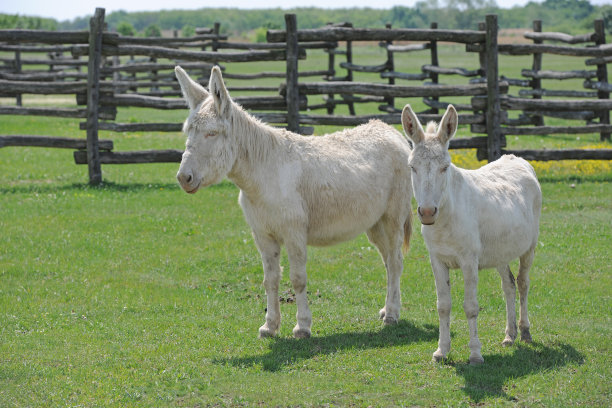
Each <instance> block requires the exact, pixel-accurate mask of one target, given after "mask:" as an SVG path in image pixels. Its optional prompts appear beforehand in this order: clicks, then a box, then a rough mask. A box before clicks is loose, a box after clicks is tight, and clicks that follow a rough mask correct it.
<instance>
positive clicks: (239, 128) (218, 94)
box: [176, 67, 412, 337]
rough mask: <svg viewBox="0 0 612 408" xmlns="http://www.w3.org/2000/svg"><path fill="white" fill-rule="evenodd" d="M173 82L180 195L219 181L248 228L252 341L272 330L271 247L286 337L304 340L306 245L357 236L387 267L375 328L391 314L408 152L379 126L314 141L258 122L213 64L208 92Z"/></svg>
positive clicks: (404, 218)
mask: <svg viewBox="0 0 612 408" xmlns="http://www.w3.org/2000/svg"><path fill="white" fill-rule="evenodd" d="M176 76H177V78H178V80H179V83H180V85H181V89H182V91H183V95H184V97H185V99H186V100H187V103H188V105H189V108H190V113H189V116H188V118H187V120H186V121H185V125H184V132H185V133H186V134H187V145H186V149H185V153H184V154H183V159H182V161H181V166H180V169H179V171H178V174H177V178H178V180H179V182H180V184H181V186H182V187H183V189H184V190H185V191H186V192H188V193H195V192H196V191H197V190H198V189H199V188H201V187H206V186H208V185H211V184H214V183H218V182H219V181H221V180H222V179H223V178H224V177H226V176H227V177H228V178H229V179H230V180H231V181H232V182H233V183H234V184H236V186H238V187H239V188H240V195H239V199H238V201H239V203H240V206H241V207H242V210H243V212H244V216H245V218H246V221H247V222H248V224H249V225H250V227H251V229H252V231H253V237H254V239H255V244H256V245H257V249H258V250H259V252H260V254H261V258H262V261H263V269H264V282H263V283H264V287H265V289H266V295H267V306H268V308H267V312H266V322H265V324H264V325H263V326H261V327H260V329H259V335H260V336H262V337H265V336H274V335H276V334H277V333H278V329H279V327H280V320H281V316H280V304H279V298H278V288H279V281H280V276H281V268H280V264H279V256H280V246H281V245H285V247H286V249H287V254H288V257H289V266H290V279H291V283H292V285H293V287H294V290H295V296H296V303H297V325H296V326H295V328H294V329H293V334H294V336H296V337H308V336H310V334H311V329H310V327H311V322H312V317H311V313H310V309H309V307H308V300H307V298H306V252H307V251H306V246H307V245H317V246H325V245H332V244H335V243H338V242H341V241H346V240H349V239H352V238H354V237H355V236H357V235H358V234H360V233H362V232H364V231H365V232H366V233H367V236H368V238H369V239H370V241H371V242H372V243H373V244H374V245H376V247H377V248H378V250H379V252H380V254H381V256H382V259H383V262H384V263H385V265H386V267H387V297H386V301H385V307H384V308H383V309H382V310H381V311H380V316H381V318H383V319H384V321H385V323H395V322H397V321H398V319H399V313H400V289H399V283H400V275H401V273H402V268H403V263H402V260H403V256H402V251H401V248H402V243H403V244H404V245H406V246H407V245H408V242H409V239H410V231H411V223H410V222H411V220H410V216H411V209H410V200H411V198H412V192H411V188H410V170H409V169H408V167H407V166H406V163H407V162H408V157H409V155H410V147H409V144H408V142H407V141H406V139H405V138H404V137H403V136H402V135H401V133H400V132H398V131H397V130H395V129H394V128H392V127H391V126H389V125H386V124H384V123H382V122H379V121H372V122H370V123H368V124H366V125H362V126H359V127H357V128H355V129H352V130H344V131H342V132H337V133H334V134H330V135H326V136H321V137H304V136H300V135H298V134H295V133H291V132H289V131H286V130H283V129H277V128H273V127H271V126H268V125H266V124H264V123H262V122H260V121H259V120H257V119H256V118H254V117H252V116H251V115H249V114H248V113H246V112H245V111H244V110H243V109H242V108H241V107H240V106H239V105H237V104H235V103H234V102H233V101H232V99H231V98H230V95H229V93H228V92H227V89H226V87H225V85H224V83H223V78H222V76H221V71H220V69H219V68H218V67H215V68H213V70H212V72H211V76H210V82H209V91H207V90H205V89H204V88H203V87H202V86H200V85H199V84H197V83H196V82H194V81H193V80H191V78H189V76H188V75H187V74H186V73H185V71H183V70H182V69H181V68H180V67H176Z"/></svg>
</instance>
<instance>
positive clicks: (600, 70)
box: [593, 20, 610, 141]
mask: <svg viewBox="0 0 612 408" xmlns="http://www.w3.org/2000/svg"><path fill="white" fill-rule="evenodd" d="M593 24H594V26H595V44H597V45H601V44H605V43H606V30H605V27H604V21H603V20H595V22H594V23H593ZM597 81H598V82H601V83H608V68H607V65H606V64H605V62H604V63H603V64H598V65H597ZM597 98H599V99H610V92H607V91H602V90H598V91H597ZM599 123H601V124H606V125H609V124H610V111H609V110H603V111H601V112H600V113H599ZM600 139H601V140H602V141H603V140H608V141H609V140H610V132H601V133H600Z"/></svg>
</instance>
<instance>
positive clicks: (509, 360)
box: [447, 342, 585, 404]
mask: <svg viewBox="0 0 612 408" xmlns="http://www.w3.org/2000/svg"><path fill="white" fill-rule="evenodd" d="M513 348H514V351H513V352H512V353H511V354H489V355H485V356H484V359H485V363H484V364H483V365H481V366H470V365H469V364H467V363H452V362H451V363H447V364H449V365H453V366H455V369H456V372H457V374H459V375H461V376H462V377H463V378H464V379H465V386H464V387H462V390H463V392H465V393H466V394H467V395H468V396H469V397H470V399H471V400H472V401H473V402H474V403H476V404H478V403H479V402H481V401H482V400H483V399H485V398H489V397H493V398H502V399H505V400H506V401H510V402H516V401H517V399H516V397H513V396H512V395H509V393H510V394H511V393H512V389H508V385H507V383H508V380H509V379H511V378H520V377H524V376H527V375H530V374H534V373H538V372H543V371H549V370H554V369H557V368H560V367H563V366H566V365H568V364H577V365H582V364H584V361H585V357H584V355H583V354H582V353H580V352H579V351H577V350H576V349H575V348H574V347H572V346H570V345H569V344H553V345H552V346H547V345H544V344H542V343H537V342H534V343H532V344H528V345H525V344H522V343H517V344H516V345H514V346H513Z"/></svg>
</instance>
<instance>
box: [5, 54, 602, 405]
mask: <svg viewBox="0 0 612 408" xmlns="http://www.w3.org/2000/svg"><path fill="white" fill-rule="evenodd" d="M458 58H461V56H459V57H458ZM449 65H450V64H449ZM456 65H461V64H456ZM151 112H152V111H147V110H144V109H126V110H120V114H119V115H120V116H119V119H118V121H120V122H127V121H136V122H137V121H150V122H153V121H163V120H176V121H181V120H183V117H184V112H161V113H159V112H155V115H152V113H151ZM330 129H333V128H330ZM462 132H465V133H463V134H465V135H467V131H466V130H462ZM29 133H32V134H47V135H57V136H67V135H74V136H79V135H82V134H83V132H82V131H79V130H78V121H76V120H68V119H65V120H64V119H48V118H25V117H2V119H1V121H0V134H29ZM463 134H460V136H461V135H463ZM100 137H101V138H112V139H113V140H114V141H115V148H116V150H132V149H138V150H141V149H158V148H159V149H166V148H181V147H182V146H183V143H184V138H183V136H182V135H180V134H162V133H159V134H156V133H152V134H135V133H125V134H114V133H107V132H101V136H100ZM519 139H520V140H517V143H519V145H520V144H521V143H525V144H524V145H526V146H528V145H529V144H530V143H535V144H540V143H542V144H546V145H548V144H549V143H550V141H553V142H554V143H560V144H561V145H564V146H565V145H567V146H584V145H587V144H592V143H597V139H598V136H597V135H589V136H587V137H585V138H581V140H576V139H575V137H569V136H568V137H565V138H564V137H561V138H557V137H555V138H554V139H553V138H552V137H551V138H550V139H547V138H539V137H538V138H531V140H529V141H528V142H523V140H526V138H522V137H521V138H519ZM541 140H544V142H540V141H541ZM453 160H454V161H455V163H457V164H458V165H461V166H462V167H477V166H479V165H481V164H482V163H479V162H477V161H476V160H475V158H474V152H473V151H466V152H455V153H454V155H453ZM534 165H535V166H536V170H537V172H538V175H539V177H540V179H541V180H542V181H543V182H542V188H543V193H544V208H543V212H542V223H541V235H540V245H539V247H538V250H537V254H536V259H535V263H534V267H533V269H532V274H531V291H530V319H531V323H532V331H531V332H532V335H533V337H534V343H533V344H531V345H524V344H517V345H515V346H513V347H510V348H503V347H502V346H501V340H502V339H503V331H504V325H505V322H504V316H505V305H504V302H503V299H502V292H501V288H500V281H499V277H498V276H497V273H496V272H495V271H490V270H487V271H482V273H481V274H480V281H479V302H480V306H481V313H480V316H479V334H480V338H481V341H482V343H483V356H484V358H485V361H486V362H485V364H484V365H483V366H481V367H471V366H469V365H468V363H467V358H468V355H469V349H468V347H467V343H468V330H467V323H466V320H465V316H464V314H463V310H462V307H461V305H462V302H463V285H462V276H461V273H460V272H458V271H453V272H452V276H451V281H452V285H453V290H452V297H453V305H454V308H453V312H452V326H451V333H452V341H453V350H452V351H451V353H450V355H449V360H448V361H447V362H446V363H444V364H435V363H432V362H431V353H432V352H433V351H434V350H435V348H436V345H437V337H438V329H437V313H436V306H435V305H436V298H435V288H434V282H433V278H432V276H431V271H430V266H429V261H428V256H427V252H426V249H425V247H424V243H423V240H422V237H421V236H420V232H419V228H418V222H417V223H416V224H417V225H415V227H414V234H413V240H412V245H411V249H410V251H409V252H408V254H407V256H406V260H405V262H404V265H405V272H404V275H403V277H402V281H401V285H402V296H403V306H402V320H401V322H400V323H399V324H398V325H397V326H393V327H384V326H383V325H382V323H381V322H380V321H379V320H378V319H377V311H378V310H379V308H380V307H381V306H382V305H383V303H384V295H385V286H386V282H385V274H384V268H383V265H382V262H381V261H380V258H379V256H378V255H377V253H376V251H375V250H374V249H373V248H372V246H371V245H370V244H369V242H368V241H367V239H366V238H365V236H363V235H362V236H360V237H358V238H357V239H355V240H353V241H351V242H348V243H344V244H342V245H338V246H335V247H332V248H311V249H310V250H309V263H308V274H309V289H308V290H309V293H310V295H309V298H310V302H311V308H312V311H313V337H312V338H310V339H306V340H295V339H293V338H292V337H291V329H292V327H293V325H294V324H295V312H296V308H295V304H294V303H293V302H291V298H292V289H291V285H290V283H289V279H288V272H287V270H286V271H285V274H284V277H283V280H282V282H281V290H280V293H281V298H282V305H281V310H282V313H283V324H282V327H281V332H280V336H279V337H278V338H276V339H265V340H260V339H257V328H258V327H259V326H260V325H261V324H262V323H263V321H264V315H265V295H264V290H263V287H262V285H261V281H262V278H263V276H262V271H261V262H260V259H259V255H258V254H257V251H256V249H255V246H254V243H253V240H252V237H251V235H250V231H249V228H248V225H247V224H246V223H245V221H244V220H243V217H242V214H241V212H240V208H239V206H238V204H237V202H236V199H237V195H238V190H237V189H236V187H234V186H233V185H232V184H230V183H229V182H223V183H221V184H220V185H217V186H213V187H210V188H208V189H205V190H203V191H201V192H199V193H198V194H196V195H195V196H191V195H187V194H184V193H183V192H182V191H180V189H179V188H178V187H177V185H176V182H175V180H174V174H175V173H176V170H177V165H176V164H150V165H121V166H103V174H104V184H103V185H102V186H100V187H89V186H88V185H87V184H86V181H87V175H86V172H87V170H86V168H85V167H84V166H76V165H74V162H73V160H72V152H70V151H63V150H52V149H37V148H13V147H11V148H2V149H0V231H1V233H0V406H3V407H4V406H7V407H11V406H15V407H22V406H41V407H42V406H45V407H46V406H117V407H124V406H152V407H153V406H160V407H166V406H194V407H195V406H364V407H366V406H381V407H383V406H385V407H386V406H468V405H470V406H472V405H486V406H550V407H557V406H574V405H584V406H610V404H611V401H610V399H611V395H612V387H611V386H610V384H611V382H610V377H611V374H612V373H611V367H612V365H611V364H610V351H611V350H610V342H609V338H610V337H611V335H612V333H611V331H612V330H611V329H612V326H611V321H610V316H611V312H612V302H611V299H610V293H611V291H612V282H611V279H610V277H611V276H612V275H611V272H612V269H611V267H610V261H609V253H610V251H609V246H610V239H611V238H612V233H611V231H612V229H611V227H612V217H611V214H612V201H611V200H610V197H612V187H611V184H610V181H611V180H612V170H611V169H610V164H609V163H608V162H577V161H567V162H560V163H553V164H546V163H535V164H534ZM546 166H548V167H546ZM282 264H283V265H284V266H285V267H286V268H287V267H288V266H287V265H288V262H287V259H286V255H283V259H282ZM513 268H514V270H516V265H513Z"/></svg>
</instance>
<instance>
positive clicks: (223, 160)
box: [175, 66, 236, 194]
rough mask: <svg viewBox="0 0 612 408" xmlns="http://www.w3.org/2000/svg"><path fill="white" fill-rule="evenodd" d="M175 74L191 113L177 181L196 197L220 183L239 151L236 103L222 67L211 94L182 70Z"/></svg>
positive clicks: (215, 73) (216, 73) (213, 77)
mask: <svg viewBox="0 0 612 408" xmlns="http://www.w3.org/2000/svg"><path fill="white" fill-rule="evenodd" d="M175 73H176V78H177V79H178V81H179V84H180V85H181V90H182V91H183V96H184V97H185V100H186V101H187V105H189V111H190V112H189V116H188V117H187V120H186V121H185V124H184V125H183V132H185V133H186V134H187V143H186V147H185V152H184V153H183V158H182V160H181V166H180V168H179V171H178V174H177V175H176V178H177V179H178V181H179V183H180V185H181V187H182V188H183V190H185V191H186V192H188V193H191V194H193V193H195V192H196V191H197V190H198V189H199V188H200V187H206V186H209V185H211V184H215V183H219V182H220V181H221V180H223V178H224V177H225V176H226V175H227V173H229V171H230V170H231V169H232V166H233V165H234V162H235V160H236V151H235V144H234V143H233V140H232V138H231V132H230V123H231V120H230V117H231V114H232V111H233V102H232V100H231V98H230V95H229V93H228V92H227V89H226V88H225V84H224V83H223V77H222V76H221V70H220V69H219V67H214V68H213V69H212V72H211V74H210V81H209V83H208V84H209V85H208V86H209V90H208V91H207V90H206V89H204V88H203V87H202V86H201V85H200V84H198V83H197V82H195V81H194V80H192V79H191V78H190V77H189V75H187V73H186V72H185V71H184V70H183V69H182V68H181V67H179V66H177V67H176V68H175Z"/></svg>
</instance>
